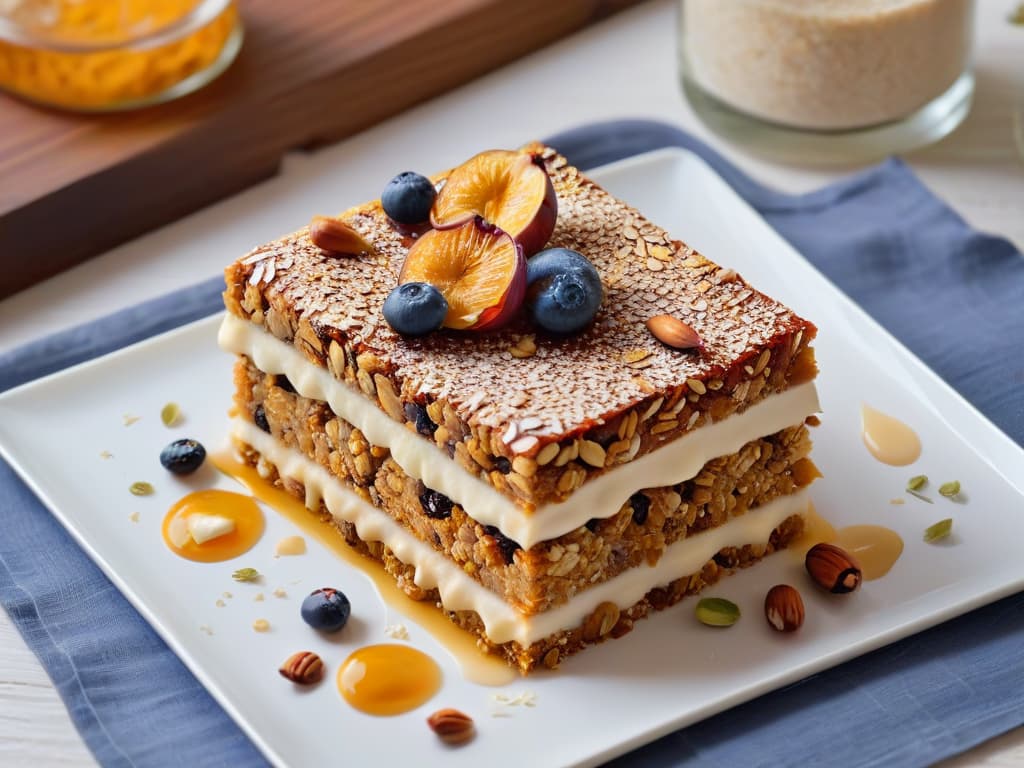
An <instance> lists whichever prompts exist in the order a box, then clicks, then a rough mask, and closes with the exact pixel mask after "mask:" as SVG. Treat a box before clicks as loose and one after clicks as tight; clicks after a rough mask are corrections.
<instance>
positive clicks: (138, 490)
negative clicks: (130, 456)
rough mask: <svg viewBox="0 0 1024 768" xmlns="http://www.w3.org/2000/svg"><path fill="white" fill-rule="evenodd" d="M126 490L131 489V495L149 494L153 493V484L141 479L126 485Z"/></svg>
mask: <svg viewBox="0 0 1024 768" xmlns="http://www.w3.org/2000/svg"><path fill="white" fill-rule="evenodd" d="M128 490H129V491H131V494H132V496H150V495H152V494H153V493H155V491H154V490H153V486H152V485H151V484H150V483H145V482H142V481H139V482H137V483H132V484H131V485H130V486H128Z"/></svg>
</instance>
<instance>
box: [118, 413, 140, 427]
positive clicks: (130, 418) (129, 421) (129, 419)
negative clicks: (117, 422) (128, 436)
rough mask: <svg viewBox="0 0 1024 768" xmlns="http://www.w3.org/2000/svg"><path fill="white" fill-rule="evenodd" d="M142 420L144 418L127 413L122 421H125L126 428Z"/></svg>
mask: <svg viewBox="0 0 1024 768" xmlns="http://www.w3.org/2000/svg"><path fill="white" fill-rule="evenodd" d="M140 418H142V417H141V416H132V415H131V414H130V413H126V414H125V415H124V416H122V417H121V419H122V420H123V421H124V425H125V426H126V427H130V426H131V425H132V424H134V423H135V422H136V421H138V420H139V419H140Z"/></svg>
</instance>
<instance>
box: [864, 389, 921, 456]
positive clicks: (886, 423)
mask: <svg viewBox="0 0 1024 768" xmlns="http://www.w3.org/2000/svg"><path fill="white" fill-rule="evenodd" d="M860 419H861V436H862V437H863V438H864V445H866V446H867V449H868V451H870V453H871V455H872V456H874V457H875V458H876V459H878V460H879V461H880V462H882V463H883V464H891V465H892V466H894V467H905V466H906V465H907V464H913V463H914V462H915V461H917V459H918V457H919V456H920V455H921V439H920V438H919V437H918V436H917V433H916V432H914V430H912V429H911V428H910V427H908V426H907V425H906V424H904V423H903V422H902V421H900V420H899V419H896V418H894V417H892V416H889V415H887V414H885V413H882V412H881V411H877V410H875V409H874V408H872V407H871V406H870V405H867V404H866V403H865V404H862V405H861V407H860Z"/></svg>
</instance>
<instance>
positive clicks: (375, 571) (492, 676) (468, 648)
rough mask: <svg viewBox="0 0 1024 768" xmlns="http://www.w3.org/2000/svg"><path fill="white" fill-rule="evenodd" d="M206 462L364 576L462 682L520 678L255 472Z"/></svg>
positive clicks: (221, 459) (226, 459)
mask: <svg viewBox="0 0 1024 768" xmlns="http://www.w3.org/2000/svg"><path fill="white" fill-rule="evenodd" d="M210 461H211V462H212V463H213V465H214V466H215V467H217V469H219V470H220V471H221V472H223V473H224V474H225V475H228V476H229V477H232V478H234V479H235V480H237V481H238V482H240V483H241V484H242V485H244V486H245V487H246V488H248V489H249V491H250V492H251V493H252V495H253V496H255V497H256V498H258V499H260V500H261V501H263V502H265V503H267V504H269V505H270V506H271V507H273V508H274V509H275V510H276V511H277V512H279V513H280V514H281V515H282V516H284V517H285V518H287V519H288V520H290V521H291V522H292V523H294V524H295V525H297V526H298V527H299V528H301V529H302V530H303V531H304V532H305V533H306V534H308V535H310V536H312V537H313V538H315V539H316V540H317V541H319V542H320V543H321V544H323V545H324V546H325V547H327V548H328V549H330V550H331V551H332V552H334V553H335V554H336V555H337V556H338V557H340V558H341V559H343V560H344V561H345V562H347V563H349V564H350V565H352V566H354V567H356V568H358V569H359V570H360V571H362V572H363V573H364V574H366V575H367V576H368V577H369V578H370V579H371V580H372V581H373V583H374V586H376V587H377V593H378V594H379V595H380V596H381V598H382V599H383V600H384V602H385V603H387V604H388V605H389V606H390V607H391V608H393V609H394V610H396V611H397V612H399V613H401V614H402V615H403V616H405V617H407V618H409V619H410V620H412V621H414V622H416V623H417V624H418V625H419V626H421V627H423V629H425V630H426V631H428V632H429V633H430V634H431V635H432V636H433V637H434V639H436V640H437V641H438V642H439V643H441V645H443V646H444V647H445V648H446V649H447V650H448V652H449V653H451V655H452V656H453V657H454V658H455V660H456V662H457V663H458V664H459V667H460V668H461V670H462V676H463V677H464V678H465V679H466V680H469V681H470V682H473V683H477V684H479V685H489V686H499V685H506V684H508V683H511V682H513V681H515V680H516V679H518V677H519V676H518V674H517V673H516V671H515V670H514V669H512V668H511V667H510V666H509V665H507V664H506V663H505V662H503V661H502V660H500V659H498V658H497V657H495V656H490V655H488V654H486V653H484V652H483V651H481V650H480V649H479V648H477V646H476V640H475V638H474V637H473V635H471V634H469V633H468V632H465V631H463V630H461V629H459V628H458V627H456V626H455V625H454V624H452V623H451V622H450V621H449V620H448V619H447V617H445V616H444V614H443V613H441V611H439V610H438V609H437V608H436V607H435V606H434V604H433V603H429V602H417V601H416V600H413V599H411V598H410V597H409V596H408V595H406V594H405V593H404V592H403V591H402V590H401V589H399V588H398V586H397V585H396V584H395V581H394V579H392V577H391V576H389V575H388V574H387V572H386V571H385V570H384V568H383V566H381V564H380V563H378V562H377V561H376V560H371V559H370V558H369V557H365V556H363V555H361V554H359V553H358V552H356V551H355V550H354V549H352V548H351V547H349V546H348V545H347V544H346V543H345V541H344V540H343V539H342V538H341V534H340V533H339V532H338V531H337V529H335V528H334V527H333V526H331V525H328V524H325V523H323V522H321V521H320V520H319V519H318V518H317V516H316V515H314V514H313V513H312V512H310V511H309V510H308V509H306V507H305V505H304V504H303V503H302V502H301V501H299V500H298V499H296V498H295V497H294V496H292V495H290V494H289V493H287V492H285V491H282V490H280V489H279V488H275V487H274V486H273V485H271V484H270V483H268V482H266V481H265V480H263V479H262V478H261V477H260V476H259V474H258V473H257V472H256V470H255V469H253V468H252V467H250V466H248V465H245V464H242V463H240V462H238V461H235V460H234V459H233V458H231V457H230V456H227V455H224V454H217V455H211V456H210ZM371 647H374V646H371ZM399 647H404V646H399Z"/></svg>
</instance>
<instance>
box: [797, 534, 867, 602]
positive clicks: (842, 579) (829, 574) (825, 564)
mask: <svg viewBox="0 0 1024 768" xmlns="http://www.w3.org/2000/svg"><path fill="white" fill-rule="evenodd" d="M804 565H805V566H806V568H807V572H808V573H809V574H811V578H812V579H814V581H815V582H816V583H817V584H818V586H820V587H822V588H823V589H827V590H828V591H829V592H833V593H835V594H843V593H846V592H853V591H854V590H855V589H857V588H858V587H859V586H860V582H861V578H862V576H861V570H860V564H859V563H858V562H857V561H856V560H854V559H853V556H852V555H850V553H848V552H847V551H846V550H844V549H840V548H839V547H837V546H836V545H835V544H825V543H821V544H815V545H814V546H813V547H811V548H810V549H809V550H808V551H807V557H805V558H804Z"/></svg>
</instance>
